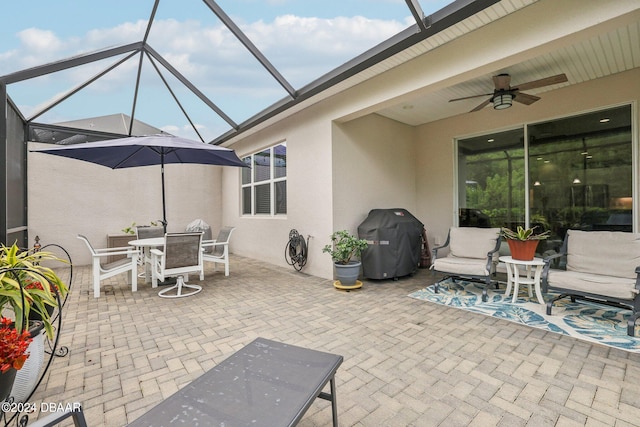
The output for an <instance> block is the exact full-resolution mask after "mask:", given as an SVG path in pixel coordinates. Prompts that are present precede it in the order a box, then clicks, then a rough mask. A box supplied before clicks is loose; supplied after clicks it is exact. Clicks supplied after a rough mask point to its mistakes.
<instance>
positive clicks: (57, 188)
mask: <svg viewBox="0 0 640 427" xmlns="http://www.w3.org/2000/svg"><path fill="white" fill-rule="evenodd" d="M46 147H50V146H49V145H47V144H38V143H29V149H35V148H46ZM27 161H28V165H29V170H28V188H29V214H28V219H29V241H30V242H31V244H32V243H33V241H34V238H35V236H39V237H40V239H41V243H42V244H48V243H56V244H59V245H61V246H62V247H64V248H65V249H66V250H67V251H69V253H70V255H71V259H72V260H73V262H74V264H76V265H85V264H89V263H90V262H91V256H90V255H89V251H88V249H87V248H86V246H85V245H84V243H82V242H81V241H80V240H78V239H77V238H76V236H77V235H78V234H84V235H85V236H87V238H88V239H89V241H90V242H91V243H92V244H93V245H94V247H96V248H104V247H106V246H107V235H108V234H122V232H121V230H122V229H123V228H125V227H128V226H130V225H131V223H133V222H136V223H137V224H139V225H144V224H146V225H148V224H149V223H150V221H154V220H158V219H161V218H162V190H161V178H160V177H161V175H160V166H146V167H141V168H129V169H116V170H112V169H109V168H106V167H103V166H98V165H94V164H92V163H87V162H82V161H79V160H73V159H66V158H62V157H58V156H51V155H47V154H42V153H32V152H29V153H28V159H27ZM233 169H234V172H236V173H238V172H237V168H233ZM221 170H222V167H220V166H205V165H166V166H165V185H166V204H167V222H168V223H169V225H168V231H184V229H185V227H186V225H187V224H189V223H190V222H191V221H193V220H194V219H197V218H201V219H203V220H204V221H205V222H207V223H208V224H210V225H211V226H212V228H213V229H214V230H217V229H218V228H219V227H220V221H221V213H220V205H221V184H220V183H221Z"/></svg>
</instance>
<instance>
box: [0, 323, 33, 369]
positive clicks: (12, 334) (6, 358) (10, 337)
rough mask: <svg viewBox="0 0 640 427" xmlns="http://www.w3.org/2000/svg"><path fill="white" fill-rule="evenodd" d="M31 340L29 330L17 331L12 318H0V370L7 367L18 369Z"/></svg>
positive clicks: (25, 355) (27, 355) (24, 359)
mask: <svg viewBox="0 0 640 427" xmlns="http://www.w3.org/2000/svg"><path fill="white" fill-rule="evenodd" d="M31 341H33V338H31V335H30V334H29V331H26V330H25V331H23V332H22V333H18V331H17V330H16V328H14V326H13V320H11V319H7V318H6V317H3V318H2V319H0V372H2V373H5V372H7V371H8V370H9V369H11V368H14V369H16V370H19V369H21V368H22V365H24V362H25V361H26V360H27V358H28V357H29V353H27V352H26V351H27V348H28V347H29V344H30V343H31Z"/></svg>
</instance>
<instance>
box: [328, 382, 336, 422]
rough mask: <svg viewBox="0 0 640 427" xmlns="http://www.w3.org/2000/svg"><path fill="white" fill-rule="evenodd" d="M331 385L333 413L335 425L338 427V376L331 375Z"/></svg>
mask: <svg viewBox="0 0 640 427" xmlns="http://www.w3.org/2000/svg"><path fill="white" fill-rule="evenodd" d="M329 386H330V387H331V412H332V414H333V427H338V405H337V404H336V378H335V377H331V380H330V381H329Z"/></svg>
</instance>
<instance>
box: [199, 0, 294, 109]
mask: <svg viewBox="0 0 640 427" xmlns="http://www.w3.org/2000/svg"><path fill="white" fill-rule="evenodd" d="M202 1H204V3H205V4H206V5H207V6H209V9H211V11H212V12H213V13H215V14H216V16H217V17H218V18H219V19H220V20H221V21H222V23H223V24H224V25H225V26H226V27H227V28H228V29H229V31H231V32H232V33H233V35H234V36H236V37H237V38H238V40H239V41H240V43H242V44H243V45H244V47H246V48H247V49H248V50H249V52H251V54H252V55H253V56H254V57H255V58H256V59H257V60H258V61H259V62H260V63H261V64H262V66H263V67H264V68H266V70H267V71H268V72H269V74H271V75H272V76H273V78H275V79H276V80H277V81H278V83H280V85H281V86H282V87H283V88H284V89H285V90H286V91H287V92H288V93H289V95H290V96H291V97H292V98H294V97H295V95H296V90H295V89H294V88H293V86H291V85H290V84H289V82H287V80H286V79H285V78H284V77H283V76H282V74H280V72H279V71H278V70H277V69H276V67H274V66H273V65H272V64H271V62H269V60H268V59H267V58H266V57H265V56H264V55H263V54H262V52H260V50H259V49H258V48H257V47H256V46H255V45H254V44H253V43H252V42H251V40H249V38H248V37H247V36H246V35H245V34H244V33H243V32H242V30H241V29H240V27H238V26H237V25H236V23H235V22H233V21H232V20H231V18H229V16H228V15H227V14H226V13H225V12H224V10H222V8H221V7H220V6H218V5H217V4H216V2H215V1H213V0H202Z"/></svg>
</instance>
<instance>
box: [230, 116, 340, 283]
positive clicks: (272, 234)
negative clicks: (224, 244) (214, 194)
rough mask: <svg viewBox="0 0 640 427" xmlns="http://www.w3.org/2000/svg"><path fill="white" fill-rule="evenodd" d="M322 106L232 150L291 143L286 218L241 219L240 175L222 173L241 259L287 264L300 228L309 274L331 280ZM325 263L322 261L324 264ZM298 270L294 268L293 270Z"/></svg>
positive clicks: (327, 128)
mask: <svg viewBox="0 0 640 427" xmlns="http://www.w3.org/2000/svg"><path fill="white" fill-rule="evenodd" d="M327 114H328V113H327V111H326V110H325V109H323V108H315V109H310V110H305V111H303V112H301V113H298V114H296V115H295V116H293V117H291V118H290V120H287V121H284V122H280V123H278V124H276V125H274V126H272V127H270V128H269V129H267V130H266V131H264V132H261V133H260V134H258V135H254V136H252V137H249V138H245V139H243V140H242V141H241V142H240V143H238V144H235V145H234V146H233V149H235V150H236V153H238V155H239V156H240V157H243V156H246V155H248V154H251V153H255V152H258V151H260V150H262V149H264V148H266V147H270V146H273V145H276V144H278V143H281V142H286V144H287V214H286V215H278V216H274V217H265V216H254V217H250V216H242V215H241V214H240V212H241V203H240V175H239V174H238V173H237V171H231V170H225V171H223V188H224V189H223V202H222V206H223V211H222V221H223V222H224V224H225V225H232V226H235V227H236V230H235V231H234V234H233V236H232V239H231V240H232V246H231V250H232V252H234V253H237V254H239V255H242V256H246V257H250V258H254V259H259V260H262V261H266V262H269V263H272V264H276V265H282V266H287V264H286V262H285V257H284V250H285V246H286V244H287V241H288V240H289V232H290V230H291V229H296V230H298V232H299V233H300V234H302V235H303V236H305V237H306V236H309V235H311V236H312V237H311V238H310V240H309V258H308V262H307V265H306V267H305V270H304V271H305V272H306V273H309V274H313V275H317V276H320V277H329V275H330V274H331V270H330V268H328V267H327V265H326V263H324V262H322V261H326V260H324V259H323V258H324V257H326V256H327V255H326V254H324V255H323V254H322V252H321V250H322V246H323V245H324V244H325V236H327V235H328V234H329V233H328V230H331V222H332V217H331V212H332V210H333V205H332V201H331V181H332V176H331V121H330V119H329V118H328V116H327ZM321 260H322V261H321ZM290 268H291V270H292V271H293V267H290Z"/></svg>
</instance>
